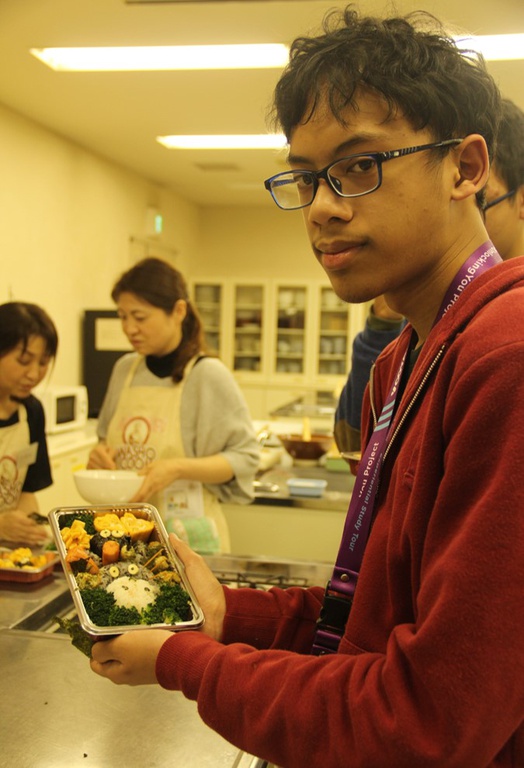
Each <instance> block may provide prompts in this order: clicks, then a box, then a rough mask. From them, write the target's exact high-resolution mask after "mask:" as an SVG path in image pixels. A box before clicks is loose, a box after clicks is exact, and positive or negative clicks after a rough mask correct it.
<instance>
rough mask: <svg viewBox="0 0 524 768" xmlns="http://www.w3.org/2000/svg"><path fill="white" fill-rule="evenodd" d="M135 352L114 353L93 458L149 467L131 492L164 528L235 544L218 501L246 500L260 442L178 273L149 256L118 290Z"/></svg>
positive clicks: (201, 543)
mask: <svg viewBox="0 0 524 768" xmlns="http://www.w3.org/2000/svg"><path fill="white" fill-rule="evenodd" d="M111 295H112V298H113V300H114V301H115V303H116V305H117V309H118V314H119V316H120V318H121V320H122V327H123V330H124V333H125V334H126V336H127V338H128V339H129V341H130V342H131V344H132V345H133V347H134V349H135V352H134V353H130V354H127V355H124V356H123V357H122V358H120V360H118V361H117V363H116V365H115V367H114V369H113V372H112V375H111V379H110V382H109V386H108V390H107V392H106V396H105V398H104V403H103V406H102V409H101V411H100V416H99V422H98V436H99V439H100V442H99V444H98V445H97V446H96V447H95V448H94V449H93V451H92V452H91V455H90V458H89V463H88V467H90V468H103V469H114V468H115V467H118V468H120V469H131V470H135V471H138V472H140V473H141V474H143V475H144V483H143V485H142V487H141V488H140V490H139V492H138V494H137V495H136V496H135V498H134V499H133V501H138V502H140V501H145V502H148V503H151V504H153V505H154V506H155V507H157V509H158V510H159V512H160V513H161V515H162V517H163V519H164V521H165V523H166V527H167V528H168V530H173V531H175V532H177V533H178V534H179V535H182V536H183V537H184V538H186V539H187V540H188V541H189V542H190V543H192V545H193V546H194V548H195V549H198V550H199V551H201V552H219V551H220V552H229V551H230V543H229V533H228V529H227V525H226V521H225V518H224V515H223V513H222V510H221V507H220V502H225V501H228V502H234V503H240V504H242V503H244V504H246V503H249V502H250V501H251V499H252V482H253V479H254V476H255V473H256V471H257V467H258V460H259V454H258V447H257V442H256V438H255V433H254V429H253V426H252V423H251V418H250V415H249V411H248V408H247V405H246V403H245V400H244V397H243V395H242V393H241V391H240V389H239V387H238V385H237V384H236V382H235V380H234V378H233V376H232V374H231V373H230V371H229V370H228V369H227V368H226V367H225V366H224V365H223V363H221V362H220V360H218V359H217V358H216V357H211V356H208V355H206V353H205V344H204V338H203V335H204V334H203V329H202V326H201V322H200V319H199V317H198V315H197V313H196V311H195V309H194V307H193V306H192V304H191V302H190V301H189V296H188V293H187V288H186V285H185V281H184V278H183V277H182V275H181V274H180V273H179V272H178V271H177V270H176V269H174V268H173V267H172V266H171V265H170V264H168V263H167V262H164V261H162V260H161V259H156V258H147V259H144V260H143V261H141V262H139V263H138V264H136V265H135V266H134V267H132V268H131V269H130V270H128V271H127V272H126V273H124V274H123V275H122V277H121V278H120V279H119V280H118V282H117V283H116V285H115V286H114V288H113V291H112V294H111Z"/></svg>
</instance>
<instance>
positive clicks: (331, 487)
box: [253, 464, 355, 512]
mask: <svg viewBox="0 0 524 768" xmlns="http://www.w3.org/2000/svg"><path fill="white" fill-rule="evenodd" d="M292 477H302V478H309V479H311V480H325V481H326V482H327V486H326V489H325V491H324V492H323V494H322V496H317V497H309V496H292V495H291V494H290V493H289V490H288V487H287V484H286V480H287V479H288V478H292ZM258 480H259V482H261V483H263V484H269V485H271V484H274V485H275V486H278V490H275V491H272V492H270V491H267V490H266V491H258V490H256V491H255V500H254V502H253V503H254V504H273V505H278V506H293V507H297V508H302V509H325V510H330V511H340V512H346V510H347V508H348V505H349V501H350V499H351V492H352V490H353V486H354V484H355V478H354V476H353V475H352V474H351V473H350V472H349V468H348V471H347V472H331V471H328V470H327V469H325V467H322V466H320V465H318V464H317V465H315V466H296V465H293V466H292V467H281V466H279V465H277V466H275V467H273V468H272V469H270V470H268V471H267V472H264V473H263V474H261V475H260V476H259V477H258Z"/></svg>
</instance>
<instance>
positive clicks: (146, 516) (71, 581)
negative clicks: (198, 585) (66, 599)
mask: <svg viewBox="0 0 524 768" xmlns="http://www.w3.org/2000/svg"><path fill="white" fill-rule="evenodd" d="M126 513H130V514H131V515H133V516H134V517H135V518H137V519H138V520H139V521H145V523H147V524H152V525H148V526H147V525H144V528H147V527H149V528H151V527H152V531H151V533H150V534H148V533H147V531H145V532H140V533H137V534H136V535H137V536H138V535H140V539H135V540H131V541H130V540H129V538H130V537H126V543H127V549H126V550H124V551H125V552H126V554H127V555H128V556H129V547H131V548H136V544H137V542H138V541H139V540H141V541H144V543H145V544H146V545H150V544H151V543H154V542H158V543H159V544H161V545H162V551H161V552H160V553H159V554H161V555H162V556H163V557H165V558H166V559H167V563H166V562H165V561H164V563H163V571H164V572H165V574H166V575H169V576H172V575H174V574H176V578H177V580H178V581H179V584H180V587H181V588H182V589H183V590H185V592H186V593H187V595H188V598H189V600H188V608H189V612H190V614H191V615H190V617H184V619H183V620H181V621H175V622H174V623H154V624H151V623H147V624H145V623H144V624H142V623H140V624H113V623H112V624H111V625H110V626H102V625H100V624H97V623H96V622H95V621H94V620H93V618H92V616H90V615H89V614H88V611H87V609H86V606H85V605H84V601H83V599H82V594H81V591H82V590H81V589H80V587H79V584H78V582H77V578H76V575H77V574H75V572H74V571H73V569H75V570H76V568H77V564H76V563H75V562H71V560H70V558H71V549H72V547H71V546H70V547H69V551H70V554H69V559H68V548H67V547H66V544H65V543H64V540H63V537H62V534H61V529H62V528H65V527H70V526H69V525H67V526H66V525H64V523H65V522H66V521H65V520H64V519H63V518H64V516H65V515H68V516H72V517H68V519H67V522H68V523H69V522H70V521H71V520H72V519H74V518H75V517H76V516H78V517H79V519H82V518H84V519H85V517H84V516H85V515H87V516H89V517H91V516H92V518H93V522H94V520H95V519H96V518H99V517H101V516H103V515H116V516H117V517H118V518H120V520H122V523H123V527H124V524H125V523H126V520H127V519H130V518H127V517H126V518H124V516H125V515H126ZM108 519H112V518H108ZM49 523H50V525H51V530H52V532H53V536H54V539H55V542H56V547H57V550H58V555H59V557H60V560H61V561H62V565H63V568H64V573H65V576H66V579H67V582H68V586H69V589H70V591H71V595H72V598H73V602H74V604H75V607H76V610H77V614H78V620H79V622H80V624H81V626H82V628H83V629H84V630H85V631H86V632H87V633H88V634H89V635H92V636H93V637H100V636H108V635H118V634H121V633H122V632H127V631H129V630H140V629H150V628H151V627H156V628H159V627H160V628H163V629H169V630H172V631H180V630H188V629H198V627H200V626H201V625H202V624H203V622H204V614H203V612H202V609H201V608H200V606H199V604H198V602H197V599H196V597H195V594H194V592H193V589H192V587H191V584H190V583H189V581H188V579H187V577H186V574H185V569H184V566H183V564H182V563H181V561H180V559H179V558H178V557H177V555H176V553H175V552H174V550H173V549H172V547H171V545H170V544H169V538H168V534H167V531H166V529H165V527H164V524H163V522H162V518H161V517H160V515H159V513H158V510H157V509H156V508H155V507H153V506H151V505H150V504H123V505H120V506H113V505H105V506H83V507H57V508H56V509H53V510H51V512H50V513H49ZM99 525H100V524H99ZM120 533H121V531H117V533H116V536H118V535H119V534H120ZM106 535H107V534H106ZM132 535H135V532H133V534H130V536H132ZM110 538H112V536H111V537H110ZM89 541H90V540H88V539H86V538H84V543H87V547H89ZM122 541H123V540H122ZM69 543H70V542H69ZM81 548H82V547H81ZM84 548H85V547H84ZM122 549H123V548H122ZM122 549H121V553H122ZM119 558H120V555H119ZM92 561H93V562H94V565H93V563H91V564H90V565H89V569H90V571H91V570H94V571H95V576H96V573H98V574H100V575H102V574H103V576H104V581H107V580H108V579H110V578H111V577H112V576H114V578H115V580H117V579H118V578H120V577H121V576H126V577H127V578H126V580H125V581H126V583H127V585H129V579H133V580H136V581H138V580H140V581H142V579H141V578H140V576H141V574H140V573H137V570H138V567H140V568H142V567H145V564H146V562H147V561H145V560H144V559H142V560H141V561H140V560H139V559H137V560H136V561H135V560H134V559H133V558H132V557H131V559H125V560H124V559H118V560H117V561H115V562H114V563H113V564H112V565H113V566H115V567H114V568H113V571H114V573H111V574H110V573H109V571H108V570H107V569H108V568H110V567H111V566H109V565H105V566H103V565H102V564H101V562H100V560H99V559H98V561H97V558H96V557H93V558H92ZM153 562H154V560H153ZM137 564H138V567H137ZM130 565H133V566H134V569H131V570H129V566H130ZM149 565H150V567H152V566H151V563H150V564H149ZM75 566H76V567H75ZM97 567H98V568H99V570H98V572H96V568H97ZM153 570H155V571H156V573H155V575H156V576H158V573H159V572H158V571H157V570H156V568H154V569H153ZM132 571H133V572H132ZM147 575H148V577H149V578H150V574H149V573H148V574H147ZM154 581H155V584H159V585H160V584H161V583H163V582H162V581H161V580H160V579H159V580H157V579H154ZM109 583H111V582H109ZM138 586H140V587H143V586H144V584H140V585H137V587H138ZM106 587H107V584H105V587H104V588H106ZM106 591H108V590H106ZM84 594H85V593H84Z"/></svg>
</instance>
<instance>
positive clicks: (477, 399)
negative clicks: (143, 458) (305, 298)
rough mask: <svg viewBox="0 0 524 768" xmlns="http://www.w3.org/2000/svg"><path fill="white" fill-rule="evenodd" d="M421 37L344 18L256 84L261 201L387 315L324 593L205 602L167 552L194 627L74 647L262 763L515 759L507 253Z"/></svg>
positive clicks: (437, 45) (466, 110) (468, 140)
mask: <svg viewBox="0 0 524 768" xmlns="http://www.w3.org/2000/svg"><path fill="white" fill-rule="evenodd" d="M419 21H420V24H419ZM433 22H434V20H432V19H429V20H428V19H427V18H425V17H422V18H420V20H419V19H418V17H416V18H408V19H399V18H397V19H387V20H384V21H383V20H377V19H370V18H360V17H359V16H358V14H357V13H355V12H354V11H352V10H351V9H348V10H347V11H346V12H344V13H343V15H342V18H338V17H337V18H335V19H334V18H333V17H330V18H329V19H328V20H327V22H326V26H325V28H324V32H323V34H321V35H319V36H318V37H316V38H299V39H297V40H296V41H295V43H294V44H293V46H292V49H291V58H290V63H289V65H288V67H287V69H286V70H285V71H284V73H283V75H282V77H281V79H280V81H279V83H278V86H277V89H276V96H275V104H276V115H277V118H278V122H279V123H280V125H281V126H282V127H283V129H284V131H285V133H286V135H287V137H288V140H289V148H290V153H289V164H290V168H291V171H289V172H285V173H282V174H278V175H277V176H275V177H272V178H271V179H268V180H267V182H266V187H267V188H268V190H269V191H270V192H271V194H272V196H273V197H274V199H275V201H276V202H277V204H278V205H279V206H280V207H282V208H284V209H295V210H297V209H301V210H302V213H303V216H304V221H305V225H306V229H307V232H308V234H309V238H310V240H311V245H312V248H313V253H314V255H315V258H316V259H317V260H318V262H319V264H320V265H321V266H322V267H323V269H324V270H325V271H326V273H327V274H328V275H329V277H330V280H331V282H332V285H333V288H334V290H335V292H336V293H337V295H338V296H340V297H342V298H343V299H344V300H346V301H349V302H362V301H368V300H370V299H371V298H373V297H374V296H378V295H381V294H383V295H384V296H385V298H386V301H387V303H388V305H389V306H390V307H391V308H392V309H393V310H394V311H396V312H398V313H399V314H401V315H403V316H404V317H406V318H407V320H408V325H407V326H406V328H405V329H404V331H403V332H402V334H401V335H400V337H399V338H398V340H397V342H396V343H395V344H394V345H392V346H390V347H389V348H388V350H387V351H386V352H385V353H384V354H383V355H381V356H380V358H379V360H378V361H377V365H376V373H375V382H374V386H373V389H372V390H371V391H370V393H369V396H368V398H367V401H366V405H365V419H364V421H363V425H362V426H363V435H364V437H365V438H366V440H367V448H366V450H365V451H364V454H363V459H362V462H361V471H360V472H359V476H358V477H357V479H356V482H355V490H354V491H353V494H352V502H351V505H350V509H349V511H348V519H347V522H346V528H345V531H344V535H343V540H342V544H341V548H340V552H339V555H338V557H337V561H336V564H335V567H334V570H333V577H332V579H331V581H330V584H329V585H328V588H327V589H326V590H325V591H324V590H323V589H321V588H312V589H298V588H291V589H287V590H281V589H273V590H271V591H269V592H263V591H258V590H242V589H238V590H228V589H227V588H222V587H221V586H220V585H219V584H218V582H217V581H216V580H215V579H214V577H213V576H212V574H211V573H210V572H209V571H208V570H207V568H206V566H205V564H204V562H203V561H202V559H201V558H200V557H198V556H197V555H195V554H194V553H192V552H191V551H190V550H189V549H188V547H187V546H185V545H184V544H183V543H181V542H177V541H176V540H174V539H173V542H174V546H175V548H176V550H177V552H178V554H179V555H180V557H181V558H182V559H183V560H184V562H185V565H186V568H187V575H188V577H189V578H190V580H191V582H192V584H193V587H194V588H195V590H196V593H197V596H198V598H199V601H200V603H201V604H202V606H203V608H204V612H205V615H206V622H205V624H204V626H203V629H202V631H201V632H181V633H179V634H170V633H169V632H166V631H164V630H151V631H138V632H130V633H127V634H125V635H122V636H121V637H119V638H117V639H115V640H110V641H107V642H101V643H97V644H96V645H95V646H94V649H93V660H92V661H91V664H92V668H93V669H94V671H95V672H97V673H98V674H100V675H102V676H105V677H108V678H109V679H111V680H113V681H114V682H115V683H128V684H132V685H136V684H144V683H151V682H158V683H159V684H160V685H162V686H163V687H165V688H168V689H172V690H181V691H182V692H183V693H184V694H185V695H186V696H187V697H189V698H191V699H194V700H196V701H197V703H198V709H199V713H200V715H201V717H202V718H203V720H204V721H205V722H206V723H208V724H209V725H210V726H211V727H212V728H214V729H215V730H217V731H218V732H219V733H220V734H221V735H222V736H224V737H225V738H226V739H228V740H229V741H231V742H232V743H234V744H236V745H238V746H239V747H241V748H243V749H245V750H246V751H247V752H249V753H251V754H255V755H258V756H261V757H263V758H265V759H266V760H269V761H272V762H273V763H274V764H276V765H279V766H284V768H305V766H307V768H342V766H345V767H346V768H373V767H376V768H386V766H387V768H430V767H431V768H488V766H489V767H491V768H494V767H495V766H496V767H497V768H502V767H504V768H507V767H509V766H513V768H517V766H522V765H524V725H523V720H524V686H523V684H522V682H523V677H524V611H523V610H522V608H523V605H522V600H523V594H524V590H523V587H524V557H523V546H524V515H523V514H522V512H523V508H524V484H523V482H522V477H523V476H524V452H523V451H522V434H523V431H524V333H523V329H524V259H522V258H515V259H512V260H510V261H508V262H502V260H501V259H500V256H499V255H498V254H497V252H496V249H495V248H494V246H493V245H492V243H491V242H490V241H489V237H488V234H487V232H486V229H485V225H484V219H483V216H482V212H481V207H482V198H483V189H484V187H485V185H486V182H487V179H488V174H489V158H490V155H491V153H492V151H493V146H494V141H495V139H496V131H497V120H498V113H499V110H500V96H499V93H498V90H497V88H496V86H495V84H494V82H493V80H492V78H491V77H490V76H489V75H488V74H487V72H486V70H485V67H484V65H483V63H482V62H480V61H477V60H476V58H475V56H474V55H473V54H471V55H470V56H467V55H464V54H462V53H460V52H459V50H457V47H456V46H455V44H454V43H453V41H452V40H451V39H449V38H448V37H447V36H446V35H445V34H444V33H443V32H442V30H439V29H438V27H435V26H433V27H431V24H432V23H433ZM428 23H429V26H428ZM283 215H293V214H283ZM355 586H356V588H355ZM166 727H173V725H172V724H171V723H169V722H167V721H166Z"/></svg>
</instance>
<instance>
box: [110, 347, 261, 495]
mask: <svg viewBox="0 0 524 768" xmlns="http://www.w3.org/2000/svg"><path fill="white" fill-rule="evenodd" d="M137 356H138V355H137V354H136V353H135V352H131V353H129V354H125V355H124V356H123V357H121V358H120V359H119V360H117V362H116V363H115V366H114V368H113V371H112V373H111V378H110V381H109V385H108V388H107V392H106V395H105V398H104V403H103V405H102V409H101V411H100V416H99V420H98V429H97V432H98V437H99V439H100V440H105V438H106V435H107V431H108V427H109V422H110V421H111V419H112V417H113V414H114V413H115V410H116V407H117V404H118V400H119V398H120V393H121V391H122V388H123V386H124V382H125V379H126V377H127V374H128V372H129V369H130V367H131V366H132V365H133V364H134V362H135V361H136V358H137ZM131 386H132V387H133V386H138V387H144V386H147V387H176V386H178V385H177V384H174V382H173V380H172V379H171V378H170V377H169V376H168V377H166V378H160V377H158V376H155V375H154V374H153V373H151V371H150V370H149V369H148V368H147V366H146V363H145V359H144V358H142V360H141V361H140V363H139V364H138V367H137V369H136V371H135V374H134V376H133V379H132V381H131ZM180 410H181V413H180V429H181V433H182V442H183V444H184V451H185V453H186V456H188V457H193V458H195V457H200V456H213V455H214V454H217V453H220V454H222V455H223V456H224V457H225V458H226V459H227V460H228V461H229V463H230V464H231V467H232V468H233V472H234V477H233V479H232V480H230V481H229V482H228V483H223V484H221V485H207V486H206V487H207V488H208V490H209V491H211V493H213V494H214V495H215V496H216V497H217V498H218V499H219V500H220V501H223V502H230V503H231V502H233V503H237V504H248V503H249V502H250V501H251V500H252V499H253V480H254V478H255V473H256V471H257V468H258V462H259V448H258V443H257V441H256V436H255V430H254V427H253V424H252V421H251V416H250V414H249V410H248V407H247V404H246V401H245V399H244V396H243V394H242V392H241V391H240V388H239V386H238V384H237V383H236V381H235V379H234V378H233V375H232V374H231V372H230V371H229V370H228V368H226V366H225V365H224V364H223V363H222V362H221V361H220V360H218V359H217V358H213V357H205V358H202V359H201V360H199V361H198V363H197V364H196V365H195V366H194V367H193V369H192V370H191V371H190V373H189V374H188V376H187V379H186V382H185V385H184V389H183V392H182V400H181V408H180Z"/></svg>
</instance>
